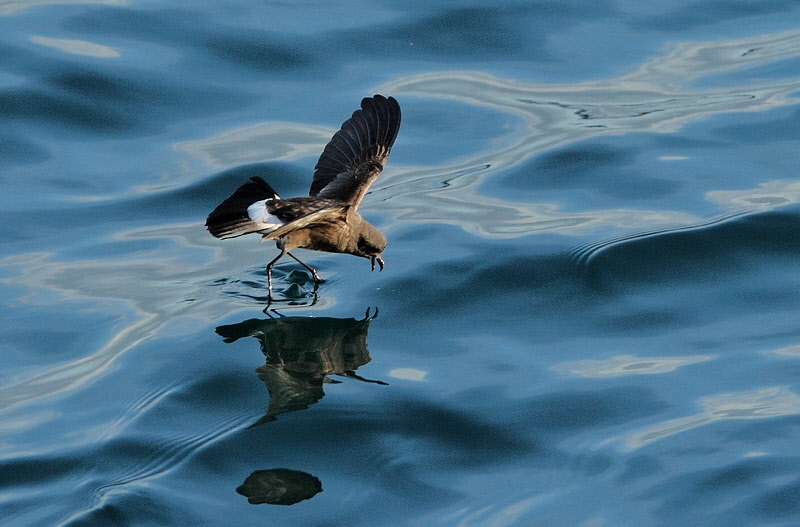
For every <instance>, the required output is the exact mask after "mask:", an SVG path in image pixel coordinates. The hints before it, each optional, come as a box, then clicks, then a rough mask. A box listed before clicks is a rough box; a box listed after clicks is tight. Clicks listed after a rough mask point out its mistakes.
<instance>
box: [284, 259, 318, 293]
mask: <svg viewBox="0 0 800 527" xmlns="http://www.w3.org/2000/svg"><path fill="white" fill-rule="evenodd" d="M286 254H288V255H289V256H291V257H292V258H294V261H295V262H297V263H299V264H300V265H302V266H303V267H305V268H306V269H308V270H309V271H311V276H312V277H313V278H314V282H315V287H316V284H321V283H322V282H324V281H325V280H323V279H322V278H320V277H319V275H318V274H317V270H316V269H314V268H313V267H311V266H310V265H306V264H304V263H303V262H301V261H300V259H298V258H297V256H295V255H293V254H292V253H286Z"/></svg>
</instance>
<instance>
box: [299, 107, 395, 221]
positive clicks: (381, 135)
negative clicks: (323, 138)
mask: <svg viewBox="0 0 800 527" xmlns="http://www.w3.org/2000/svg"><path fill="white" fill-rule="evenodd" d="M399 129H400V105H399V104H397V101H396V100H395V99H394V98H393V97H389V98H386V97H384V96H382V95H375V96H374V97H367V98H365V99H364V100H362V101H361V109H360V110H356V111H355V112H353V115H352V117H350V119H348V120H347V121H345V122H344V123H343V124H342V127H341V129H340V130H339V131H338V132H336V134H334V136H333V138H332V139H331V140H330V142H329V143H328V145H327V146H326V147H325V150H324V151H323V152H322V155H321V156H320V158H319V161H318V162H317V165H316V167H315V168H314V180H313V181H312V183H311V190H310V192H309V195H310V196H314V197H318V198H326V199H332V200H336V201H340V202H343V203H347V204H349V205H352V206H353V207H358V204H359V203H360V202H361V199H362V198H363V197H364V194H366V193H367V190H368V189H369V186H370V185H371V184H372V182H373V181H375V179H376V178H377V177H378V176H379V175H380V173H381V171H382V170H383V166H384V165H385V164H386V160H387V159H388V158H389V152H390V151H391V149H392V145H393V144H394V141H395V139H396V138H397V132H398V130H399Z"/></svg>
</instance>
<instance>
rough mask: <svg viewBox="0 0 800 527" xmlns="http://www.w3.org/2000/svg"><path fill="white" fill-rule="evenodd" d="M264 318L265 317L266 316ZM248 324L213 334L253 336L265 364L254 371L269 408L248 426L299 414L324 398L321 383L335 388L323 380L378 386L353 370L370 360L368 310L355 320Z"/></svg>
mask: <svg viewBox="0 0 800 527" xmlns="http://www.w3.org/2000/svg"><path fill="white" fill-rule="evenodd" d="M268 315H269V313H268ZM278 315H279V316H278V317H277V318H275V317H272V316H271V315H270V318H268V319H250V320H245V321H243V322H240V323H238V324H232V325H229V326H220V327H218V328H217V333H218V334H219V335H220V336H222V337H223V338H224V339H225V342H234V341H236V340H238V339H240V338H243V337H255V338H257V339H258V340H259V341H260V343H261V351H262V353H264V355H265V356H266V359H267V361H266V363H265V364H263V365H262V366H259V367H258V368H257V369H256V372H257V373H258V378H259V379H261V380H262V381H264V384H266V385H267V390H268V391H269V409H268V410H267V413H266V415H264V417H262V418H261V419H259V420H258V421H257V422H256V423H255V424H253V425H252V426H258V425H261V424H264V423H268V422H270V421H274V420H275V418H276V416H278V415H280V414H283V413H286V412H294V411H296V410H303V409H305V408H308V407H309V406H310V405H312V404H314V403H316V402H317V401H319V400H320V399H322V397H324V396H325V393H324V392H323V389H322V385H323V383H338V382H339V381H336V380H333V379H330V378H329V377H328V376H329V375H339V376H342V377H349V378H351V379H356V380H359V381H364V382H370V383H375V384H383V385H385V384H386V383H385V382H382V381H374V380H369V379H364V378H362V377H360V376H358V375H356V373H355V370H356V369H358V368H359V367H361V366H363V365H364V364H367V363H368V362H369V361H370V360H371V358H370V356H369V351H368V350H367V331H368V329H369V325H370V323H371V322H372V321H373V320H374V319H375V317H377V316H378V310H377V308H376V309H375V313H374V314H373V315H370V310H369V309H367V312H366V313H365V315H364V318H363V319H361V320H356V319H355V318H330V317H320V318H309V317H285V316H282V315H280V314H278Z"/></svg>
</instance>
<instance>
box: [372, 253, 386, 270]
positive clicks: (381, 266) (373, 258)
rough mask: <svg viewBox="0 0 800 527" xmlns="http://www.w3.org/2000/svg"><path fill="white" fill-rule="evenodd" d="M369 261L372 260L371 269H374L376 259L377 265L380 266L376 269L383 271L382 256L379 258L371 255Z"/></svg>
mask: <svg viewBox="0 0 800 527" xmlns="http://www.w3.org/2000/svg"><path fill="white" fill-rule="evenodd" d="M370 261H371V262H372V270H373V271H374V270H375V262H376V261H377V262H378V267H379V268H380V269H378V270H379V271H383V258H381V257H380V256H372V257H370Z"/></svg>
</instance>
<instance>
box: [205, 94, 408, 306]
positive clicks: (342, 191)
mask: <svg viewBox="0 0 800 527" xmlns="http://www.w3.org/2000/svg"><path fill="white" fill-rule="evenodd" d="M399 128H400V106H399V105H398V104H397V101H395V100H394V99H393V98H392V97H389V98H386V97H383V96H381V95H375V96H374V97H370V98H365V99H364V100H362V101H361V109H360V110H356V111H355V112H354V113H353V115H352V117H351V118H350V119H348V120H347V121H345V122H344V124H342V128H341V129H340V130H339V131H338V132H336V134H335V135H334V136H333V138H332V139H331V141H330V142H329V143H328V145H327V146H326V147H325V150H324V151H323V153H322V155H321V156H320V158H319V161H318V162H317V165H316V167H315V171H314V178H313V181H312V183H311V190H310V192H309V196H303V197H296V198H289V199H282V198H281V197H280V196H278V194H277V193H276V192H275V191H274V190H273V189H272V187H270V186H269V184H268V183H267V182H266V181H264V180H263V179H261V178H259V177H253V178H251V179H250V181H249V182H247V183H245V184H244V185H242V186H241V187H239V188H238V189H237V190H236V191H235V192H234V193H233V195H231V196H230V197H229V198H228V199H226V200H225V201H223V202H222V203H221V204H220V205H219V206H218V207H217V208H216V209H214V211H213V212H212V213H211V214H209V216H208V219H207V220H206V227H207V228H208V230H209V232H211V234H213V235H214V236H216V237H218V238H232V237H235V236H241V235H243V234H250V233H258V234H261V236H262V240H276V243H277V246H278V249H280V251H281V253H280V254H279V255H278V256H277V258H275V259H274V260H272V261H271V262H270V263H269V264H268V265H267V278H268V284H269V290H270V296H271V292H272V266H273V265H274V264H275V262H277V261H278V260H279V259H280V258H281V257H282V256H283V255H284V254H288V255H289V256H290V257H292V258H294V259H295V260H296V261H297V262H298V263H300V264H301V265H303V266H304V267H305V268H306V269H308V270H309V271H310V272H311V274H312V276H313V277H314V280H315V281H316V282H321V281H322V280H321V279H320V278H319V276H318V275H317V272H316V271H315V270H314V269H313V268H311V267H309V266H308V265H306V264H304V263H303V262H301V261H300V260H298V259H297V258H296V257H295V256H294V255H292V254H291V253H290V252H289V251H291V250H293V249H300V248H302V249H311V250H315V251H325V252H331V253H346V254H352V255H354V256H360V257H363V258H368V259H369V260H370V261H371V262H372V268H373V269H374V268H375V262H378V265H379V266H380V268H381V269H383V265H384V262H383V258H382V254H381V253H382V252H383V249H384V248H385V247H386V238H385V237H384V236H383V234H382V233H381V232H380V231H379V230H378V229H376V228H375V227H374V226H372V225H370V224H369V223H368V222H367V221H365V220H364V219H363V218H362V217H361V215H360V214H359V213H358V212H357V209H358V205H359V204H360V203H361V200H362V198H363V197H364V195H365V194H366V193H367V190H368V189H369V187H370V185H371V184H372V183H373V182H374V181H375V180H376V179H377V178H378V176H379V175H380V173H381V171H382V170H383V166H384V164H385V163H386V160H387V159H388V157H389V152H390V151H391V148H392V145H393V144H394V140H395V138H396V137H397V132H398V130H399Z"/></svg>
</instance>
